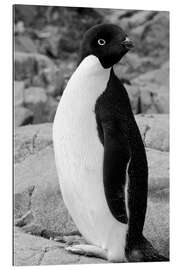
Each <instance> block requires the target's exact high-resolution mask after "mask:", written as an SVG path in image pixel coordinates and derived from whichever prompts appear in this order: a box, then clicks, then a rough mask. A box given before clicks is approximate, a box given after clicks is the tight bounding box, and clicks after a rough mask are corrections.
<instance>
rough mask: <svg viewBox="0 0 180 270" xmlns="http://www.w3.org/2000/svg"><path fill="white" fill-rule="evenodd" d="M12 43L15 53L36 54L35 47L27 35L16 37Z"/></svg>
mask: <svg viewBox="0 0 180 270" xmlns="http://www.w3.org/2000/svg"><path fill="white" fill-rule="evenodd" d="M14 42H15V52H26V53H37V47H36V45H35V43H34V41H33V40H32V39H31V38H30V37H29V36H28V35H22V34H21V35H17V36H15V40H14Z"/></svg>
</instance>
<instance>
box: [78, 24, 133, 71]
mask: <svg viewBox="0 0 180 270" xmlns="http://www.w3.org/2000/svg"><path fill="white" fill-rule="evenodd" d="M132 47H134V45H133V42H132V41H131V40H130V39H129V38H128V36H127V34H126V33H125V32H124V31H123V30H122V29H121V28H120V27H119V26H117V25H114V24H98V25H95V26H93V27H92V28H90V29H89V30H88V31H87V32H86V33H85V35H84V37H83V40H82V43H81V49H80V61H79V62H81V61H82V60H83V59H84V58H85V57H87V56H89V55H95V56H96V57H97V58H98V59H99V61H100V63H101V65H102V66H103V68H110V67H112V66H113V65H115V64H116V63H118V62H119V61H120V60H121V58H122V57H123V56H124V55H125V54H126V53H127V52H128V51H129V50H130V49H131V48H132Z"/></svg>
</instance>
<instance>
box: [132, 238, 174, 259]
mask: <svg viewBox="0 0 180 270" xmlns="http://www.w3.org/2000/svg"><path fill="white" fill-rule="evenodd" d="M128 261H129V262H160V261H161V262H162V261H163V262H164V261H169V259H168V258H166V257H164V256H162V255H160V254H159V252H158V251H157V250H156V249H155V248H154V247H153V246H152V244H151V243H150V242H149V241H148V240H147V239H146V238H145V237H142V239H141V243H140V244H139V245H138V246H137V247H134V248H132V250H131V251H130V252H129V254H128Z"/></svg>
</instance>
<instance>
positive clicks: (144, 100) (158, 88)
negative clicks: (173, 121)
mask: <svg viewBox="0 0 180 270" xmlns="http://www.w3.org/2000/svg"><path fill="white" fill-rule="evenodd" d="M132 85H133V86H136V87H138V88H139V91H140V100H141V102H140V103H141V105H140V111H141V113H169V66H168V63H166V64H164V65H163V66H162V67H161V68H160V69H156V70H154V71H149V72H147V73H145V74H143V75H141V76H138V77H137V78H135V79H133V80H132Z"/></svg>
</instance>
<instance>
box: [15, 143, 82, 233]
mask: <svg viewBox="0 0 180 270" xmlns="http://www.w3.org/2000/svg"><path fill="white" fill-rule="evenodd" d="M32 186H34V191H33V193H32V195H31V200H30V201H31V203H30V207H29V209H28V210H31V211H32V214H33V216H34V221H33V223H32V224H33V225H34V224H35V225H37V226H39V227H41V229H42V230H44V229H46V230H50V231H54V232H58V233H66V232H70V231H74V230H77V229H76V227H75V226H74V224H73V222H72V220H71V218H70V216H69V215H68V212H67V210H66V207H65V206H64V203H63V200H62V196H61V192H60V189H59V182H58V179H57V174H56V167H55V163H54V153H53V149H52V147H46V148H45V149H43V150H41V151H40V152H37V153H36V154H34V155H31V156H29V157H28V158H26V159H25V160H24V161H23V162H21V163H17V164H16V165H15V198H17V200H18V201H17V202H16V203H15V206H16V205H18V209H16V210H15V214H16V217H17V216H18V218H19V213H21V214H23V215H24V214H25V213H24V212H23V209H24V204H23V205H22V207H20V203H19V197H20V194H21V201H23V199H22V196H23V195H22V194H23V193H24V192H25V191H26V190H28V189H29V187H32ZM28 201H29V199H28Z"/></svg>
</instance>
